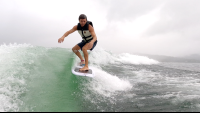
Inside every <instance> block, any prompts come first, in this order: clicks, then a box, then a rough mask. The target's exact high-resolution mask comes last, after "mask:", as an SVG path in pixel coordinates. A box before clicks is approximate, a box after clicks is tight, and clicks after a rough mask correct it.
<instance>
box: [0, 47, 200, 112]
mask: <svg viewBox="0 0 200 113" xmlns="http://www.w3.org/2000/svg"><path fill="white" fill-rule="evenodd" d="M81 54H82V53H81ZM82 55H83V54H82ZM78 62H79V59H78V57H77V56H76V55H75V54H74V53H73V52H72V51H71V49H66V48H55V47H53V48H46V47H40V46H32V45H30V44H9V45H5V44H4V45H1V46H0V67H1V68H0V78H1V79H0V111H1V112H10V111H11V112H18V111H29V112H30V111H35V112H47V111H50V112H56V111H57V112H66V111H67V112H70V111H71V112H93V111H100V112H105V111H111V112H112V111H114V112H119V111H124V112H127V111H142V112H143V111H200V109H199V108H200V106H199V103H200V101H199V99H198V98H199V95H198V94H199V92H200V91H199V88H198V87H199V86H200V85H199V80H200V78H199V75H200V74H199V72H200V70H199V71H196V70H192V68H191V69H190V67H191V65H192V66H194V64H190V65H188V64H184V67H187V69H186V68H182V67H183V64H182V65H180V64H176V63H173V64H172V63H171V64H170V63H162V62H158V61H156V60H154V59H150V58H148V57H146V56H139V55H134V54H130V53H122V54H114V53H112V52H110V51H106V50H104V49H102V48H98V47H97V48H95V49H94V51H92V52H89V66H92V67H93V69H94V71H95V75H96V76H95V77H94V78H89V77H80V76H75V75H73V74H72V73H71V69H72V67H73V66H74V65H75V64H77V63H78ZM186 65H187V66H186ZM197 65H198V66H200V64H195V66H197Z"/></svg>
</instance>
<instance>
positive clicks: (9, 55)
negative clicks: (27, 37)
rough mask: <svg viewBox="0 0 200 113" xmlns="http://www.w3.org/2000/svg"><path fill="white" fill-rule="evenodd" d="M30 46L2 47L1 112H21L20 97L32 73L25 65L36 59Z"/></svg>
mask: <svg viewBox="0 0 200 113" xmlns="http://www.w3.org/2000/svg"><path fill="white" fill-rule="evenodd" d="M31 47H33V46H31V45H30V44H16V43H14V44H9V45H6V44H3V45H0V111H1V112H7V111H13V112H17V111H19V106H21V105H22V104H23V101H22V100H21V99H20V97H19V96H20V95H21V94H22V93H24V92H25V91H26V79H25V78H27V77H28V76H29V75H30V73H29V71H30V70H29V68H26V67H25V66H24V64H32V63H34V58H36V57H35V56H36V55H35V54H34V53H33V52H30V51H29V48H31Z"/></svg>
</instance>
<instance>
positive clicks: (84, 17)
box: [78, 14, 87, 27]
mask: <svg viewBox="0 0 200 113" xmlns="http://www.w3.org/2000/svg"><path fill="white" fill-rule="evenodd" d="M78 19H79V23H80V24H81V26H82V27H83V26H84V25H85V24H86V22H87V17H86V15H84V14H81V15H80V16H79V18H78Z"/></svg>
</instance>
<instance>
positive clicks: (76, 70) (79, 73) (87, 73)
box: [72, 66, 95, 77]
mask: <svg viewBox="0 0 200 113" xmlns="http://www.w3.org/2000/svg"><path fill="white" fill-rule="evenodd" d="M81 68H83V66H74V67H73V68H72V73H73V74H74V75H77V76H85V77H94V76H95V74H94V70H93V69H92V67H90V66H89V70H88V71H85V72H82V71H79V69H81Z"/></svg>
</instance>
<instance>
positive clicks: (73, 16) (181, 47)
mask: <svg viewBox="0 0 200 113" xmlns="http://www.w3.org/2000/svg"><path fill="white" fill-rule="evenodd" d="M80 14H86V16H87V17H88V20H90V21H92V22H93V25H94V29H95V32H96V35H97V39H98V45H97V46H98V47H101V48H103V49H105V50H108V51H112V52H114V53H147V54H157V55H168V56H181V55H188V54H196V53H197V54H200V33H199V30H200V0H0V20H1V21H0V44H3V43H6V44H10V43H17V44H23V43H27V44H32V45H36V46H44V47H62V48H72V47H73V46H74V45H76V44H77V43H79V42H80V41H81V37H80V35H79V34H78V32H77V31H76V32H74V33H73V34H70V35H69V36H68V37H66V38H65V41H64V42H63V43H61V44H60V43H58V39H59V38H60V37H61V36H62V35H63V34H64V33H65V32H66V31H68V30H70V29H71V28H72V27H73V26H75V25H77V23H78V22H79V21H78V17H79V15H80Z"/></svg>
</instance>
